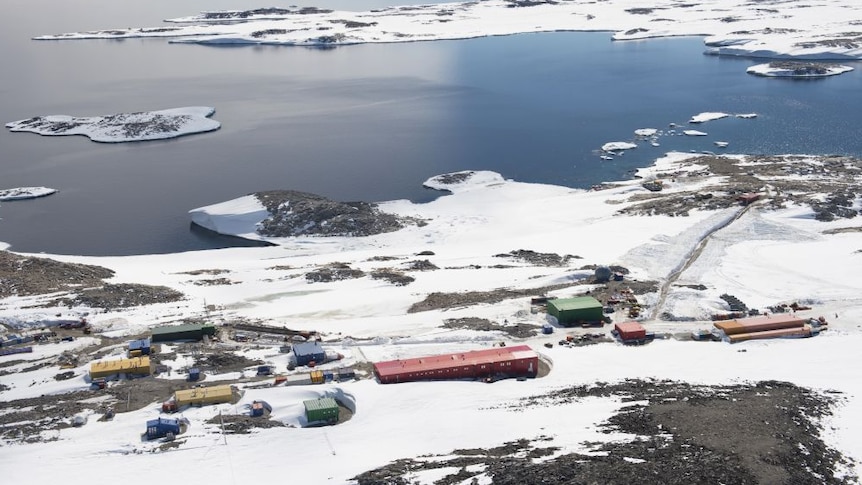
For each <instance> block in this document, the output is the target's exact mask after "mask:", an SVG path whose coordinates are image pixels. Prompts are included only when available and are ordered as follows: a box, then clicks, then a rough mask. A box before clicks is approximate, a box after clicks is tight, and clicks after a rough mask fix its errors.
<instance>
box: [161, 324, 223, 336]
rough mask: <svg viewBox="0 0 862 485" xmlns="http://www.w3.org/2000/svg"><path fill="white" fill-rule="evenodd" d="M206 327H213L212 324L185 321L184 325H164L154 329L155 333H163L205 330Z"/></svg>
mask: <svg viewBox="0 0 862 485" xmlns="http://www.w3.org/2000/svg"><path fill="white" fill-rule="evenodd" d="M206 327H212V325H207V324H202V323H184V324H182V325H168V326H164V327H156V328H154V329H152V334H153V335H161V334H166V333H177V332H197V331H200V330H203V329H204V328H206Z"/></svg>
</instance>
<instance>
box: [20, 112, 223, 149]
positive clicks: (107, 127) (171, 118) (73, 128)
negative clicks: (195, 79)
mask: <svg viewBox="0 0 862 485" xmlns="http://www.w3.org/2000/svg"><path fill="white" fill-rule="evenodd" d="M214 113H215V108H210V107H207V106H188V107H183V108H173V109H165V110H160V111H144V112H140V113H120V114H114V115H108V116H88V117H76V116H68V115H48V116H36V117H33V118H27V119H26V120H19V121H13V122H10V123H6V127H7V128H9V130H11V131H28V132H32V133H38V134H40V135H51V136H59V135H84V136H86V137H88V138H90V139H91V140H93V141H97V142H102V143H121V142H128V141H146V140H163V139H166V138H176V137H178V136H183V135H190V134H194V133H203V132H207V131H213V130H217V129H219V128H220V127H221V123H219V122H218V121H216V120H213V119H210V116H212V115H213V114H214Z"/></svg>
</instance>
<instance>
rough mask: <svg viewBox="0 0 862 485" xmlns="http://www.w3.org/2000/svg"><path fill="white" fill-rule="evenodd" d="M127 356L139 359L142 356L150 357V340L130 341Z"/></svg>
mask: <svg viewBox="0 0 862 485" xmlns="http://www.w3.org/2000/svg"><path fill="white" fill-rule="evenodd" d="M129 355H131V356H132V357H140V356H142V355H150V339H148V338H143V339H140V340H132V341H130V342H129Z"/></svg>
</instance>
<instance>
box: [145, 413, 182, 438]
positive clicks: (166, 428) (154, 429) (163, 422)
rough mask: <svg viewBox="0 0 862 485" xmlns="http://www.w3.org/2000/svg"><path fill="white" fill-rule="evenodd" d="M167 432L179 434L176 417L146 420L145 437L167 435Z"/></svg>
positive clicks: (178, 422) (178, 423) (178, 424)
mask: <svg viewBox="0 0 862 485" xmlns="http://www.w3.org/2000/svg"><path fill="white" fill-rule="evenodd" d="M168 433H173V434H174V435H178V434H180V421H179V420H178V419H169V418H158V419H153V420H151V421H147V439H149V440H152V439H156V438H161V437H163V436H167V434H168Z"/></svg>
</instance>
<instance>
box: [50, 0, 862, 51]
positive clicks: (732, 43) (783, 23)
mask: <svg viewBox="0 0 862 485" xmlns="http://www.w3.org/2000/svg"><path fill="white" fill-rule="evenodd" d="M860 18H862V5H860V4H858V3H856V2H846V1H844V0H820V1H818V2H815V3H806V2H778V3H777V4H775V5H773V4H772V3H770V4H768V5H764V4H763V3H762V2H749V1H745V0H716V1H709V2H687V3H682V2H678V1H675V0H660V1H656V2H650V4H649V6H633V5H632V3H631V2H630V1H628V0H607V1H603V2H594V1H587V0H574V1H566V2H550V1H547V2H546V1H542V0H540V1H519V0H490V1H484V2H464V3H443V4H430V5H422V6H408V7H390V8H384V9H380V10H373V11H368V12H346V11H335V12H332V11H328V10H319V9H314V8H311V9H300V8H292V9H260V10H257V11H244V12H243V11H218V12H204V13H202V14H200V15H194V16H190V17H182V18H176V19H169V20H168V22H171V23H172V24H173V25H172V26H170V27H145V28H118V29H110V30H99V31H89V32H73V33H65V34H51V35H41V36H37V37H35V39H38V40H69V39H122V38H130V37H162V38H171V39H173V41H174V42H186V43H199V44H288V45H337V44H358V43H371V42H413V41H428V40H444V39H464V38H472V37H483V36H491V35H510V34H517V33H526V32H549V31H565V30H569V31H611V32H614V35H613V38H614V39H615V40H638V39H647V38H654V37H671V36H691V35H701V36H706V37H705V42H706V45H707V47H708V50H707V52H709V53H712V54H718V55H735V56H751V57H770V58H798V59H848V60H851V59H859V58H860V57H862V47H859V46H860V43H859V42H858V38H859V34H858V33H857V32H856V31H857V30H858V29H855V28H854V26H855V25H856V23H857V22H858V21H859V20H860Z"/></svg>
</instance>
